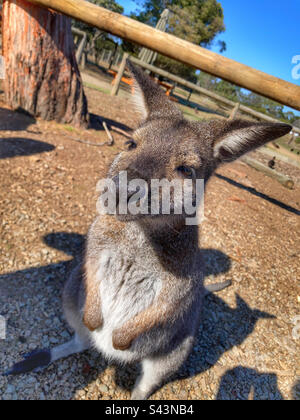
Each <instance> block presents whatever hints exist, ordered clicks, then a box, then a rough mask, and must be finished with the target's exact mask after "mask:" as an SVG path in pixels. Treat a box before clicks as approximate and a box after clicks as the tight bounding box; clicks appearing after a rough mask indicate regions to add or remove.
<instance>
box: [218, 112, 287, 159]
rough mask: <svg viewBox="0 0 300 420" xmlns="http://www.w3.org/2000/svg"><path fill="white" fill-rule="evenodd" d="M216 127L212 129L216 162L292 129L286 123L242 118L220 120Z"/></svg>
mask: <svg viewBox="0 0 300 420" xmlns="http://www.w3.org/2000/svg"><path fill="white" fill-rule="evenodd" d="M216 128H217V129H216V130H214V129H213V135H214V138H215V142H214V157H215V159H216V161H217V162H218V163H222V162H231V161H233V160H235V159H237V158H239V157H241V156H242V155H244V154H245V153H248V152H250V151H251V150H253V149H256V148H257V147H260V146H262V145H264V144H265V143H268V142H270V141H272V140H275V139H277V138H279V137H282V136H284V135H285V134H287V133H289V132H290V131H291V129H292V127H291V126H290V125H288V124H281V123H268V122H267V123H253V122H251V121H244V120H233V121H225V122H221V123H220V124H219V127H216ZM214 131H216V132H217V133H215V132H214Z"/></svg>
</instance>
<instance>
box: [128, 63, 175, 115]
mask: <svg viewBox="0 0 300 420" xmlns="http://www.w3.org/2000/svg"><path fill="white" fill-rule="evenodd" d="M126 66H127V68H128V70H129V72H130V74H131V76H132V78H133V81H134V83H133V85H134V94H133V102H134V104H135V106H136V108H137V110H138V111H139V112H140V113H141V115H142V118H143V119H144V120H146V119H147V118H162V117H180V118H182V113H181V111H180V110H179V109H178V108H177V107H176V106H175V105H174V104H173V103H172V102H171V101H170V99H169V98H168V97H167V96H166V94H165V92H164V91H163V89H161V88H160V87H159V86H158V85H157V84H156V83H155V82H154V81H153V80H152V79H151V78H150V77H149V76H148V75H147V74H146V73H145V72H144V71H143V70H141V69H140V68H139V67H137V66H135V65H133V64H132V63H131V61H130V60H127V62H126Z"/></svg>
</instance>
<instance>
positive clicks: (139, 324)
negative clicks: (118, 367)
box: [112, 285, 182, 350]
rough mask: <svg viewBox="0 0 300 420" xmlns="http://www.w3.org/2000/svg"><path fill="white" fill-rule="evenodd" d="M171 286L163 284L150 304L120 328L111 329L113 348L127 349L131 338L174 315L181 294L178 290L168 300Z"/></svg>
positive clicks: (161, 323) (131, 340)
mask: <svg viewBox="0 0 300 420" xmlns="http://www.w3.org/2000/svg"><path fill="white" fill-rule="evenodd" d="M171 287H172V286H170V285H169V286H165V287H164V288H163V290H162V291H161V292H160V295H159V296H158V298H157V299H156V301H155V302H154V303H153V304H152V305H150V306H149V307H148V308H147V309H145V310H144V311H142V312H140V313H139V314H137V315H136V316H135V317H133V318H132V319H130V320H129V321H127V322H126V323H125V324H124V325H123V326H122V327H121V328H118V329H117V330H114V331H113V334H112V338H113V347H114V348H115V349H117V350H127V349H128V348H130V346H131V343H132V342H133V340H135V339H136V338H138V337H139V336H140V335H141V334H144V333H146V332H148V331H150V330H151V329H152V328H154V327H155V326H158V325H163V324H165V323H166V322H167V321H168V320H169V319H170V318H171V317H172V316H174V313H176V310H178V307H180V303H181V300H182V296H180V292H178V298H177V299H174V300H172V301H170V300H168V296H170V295H172V293H168V292H170V288H171ZM173 287H174V285H173Z"/></svg>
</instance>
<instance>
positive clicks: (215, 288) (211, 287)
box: [204, 280, 232, 294]
mask: <svg viewBox="0 0 300 420" xmlns="http://www.w3.org/2000/svg"><path fill="white" fill-rule="evenodd" d="M231 285H232V281H231V280H227V281H222V282H221V283H213V284H208V285H207V286H204V287H205V291H206V294H208V293H213V292H220V291H221V290H224V289H226V288H227V287H229V286H231Z"/></svg>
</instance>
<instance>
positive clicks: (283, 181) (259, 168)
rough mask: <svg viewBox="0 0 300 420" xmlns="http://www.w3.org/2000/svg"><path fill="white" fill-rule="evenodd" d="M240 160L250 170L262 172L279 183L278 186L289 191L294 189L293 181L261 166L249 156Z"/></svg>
mask: <svg viewBox="0 0 300 420" xmlns="http://www.w3.org/2000/svg"><path fill="white" fill-rule="evenodd" d="M240 160H241V161H242V162H244V163H246V164H247V165H248V166H250V167H251V168H254V169H256V170H257V171H259V172H262V173H263V174H264V175H267V176H269V177H270V178H273V179H276V181H278V182H280V184H282V185H283V186H284V187H285V188H288V189H289V190H292V189H293V188H294V181H293V180H292V179H291V178H290V177H288V176H286V175H284V174H281V173H279V172H277V171H274V170H273V169H270V168H268V167H267V166H266V165H264V164H262V163H261V162H259V161H258V160H256V159H253V158H250V157H249V156H244V157H242V158H241V159H240Z"/></svg>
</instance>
